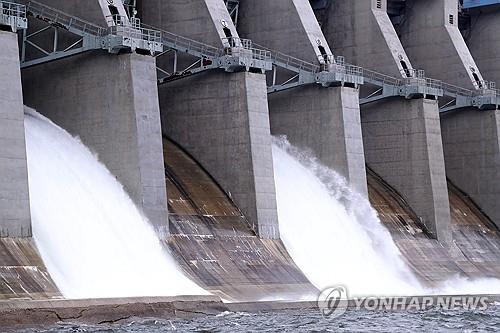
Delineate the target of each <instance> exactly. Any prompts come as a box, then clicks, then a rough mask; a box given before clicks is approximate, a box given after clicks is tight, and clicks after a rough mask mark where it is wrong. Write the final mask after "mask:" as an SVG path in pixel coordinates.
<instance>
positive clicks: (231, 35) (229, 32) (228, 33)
mask: <svg viewBox="0 0 500 333" xmlns="http://www.w3.org/2000/svg"><path fill="white" fill-rule="evenodd" d="M223 30H224V35H226V37H227V38H232V37H233V34H232V33H231V30H230V29H229V28H226V27H224V29H223Z"/></svg>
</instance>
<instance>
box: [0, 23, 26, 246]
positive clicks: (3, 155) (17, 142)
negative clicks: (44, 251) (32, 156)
mask: <svg viewBox="0 0 500 333" xmlns="http://www.w3.org/2000/svg"><path fill="white" fill-rule="evenodd" d="M0 45H2V48H1V50H0V237H31V214H30V205H29V192H28V168H27V163H26V142H25V137H24V111H23V110H24V106H23V94H22V87H21V73H20V70H19V67H20V65H19V50H18V45H17V34H15V33H12V32H5V31H0Z"/></svg>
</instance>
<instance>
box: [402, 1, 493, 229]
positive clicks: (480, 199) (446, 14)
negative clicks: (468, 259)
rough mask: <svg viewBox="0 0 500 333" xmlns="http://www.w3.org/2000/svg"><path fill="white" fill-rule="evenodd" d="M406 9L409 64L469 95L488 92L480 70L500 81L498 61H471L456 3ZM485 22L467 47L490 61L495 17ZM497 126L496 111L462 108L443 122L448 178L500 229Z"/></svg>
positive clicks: (404, 34)
mask: <svg viewBox="0 0 500 333" xmlns="http://www.w3.org/2000/svg"><path fill="white" fill-rule="evenodd" d="M407 8H408V10H407V11H406V16H405V20H404V24H403V25H402V26H401V31H400V32H401V36H402V42H403V45H404V47H405V49H406V51H407V52H408V55H409V57H410V58H411V60H412V61H413V62H414V63H415V64H418V66H419V67H422V68H423V69H425V71H426V73H427V75H429V76H431V77H434V78H436V79H440V80H443V81H445V82H447V83H451V84H455V85H459V86H461V87H464V88H468V89H473V90H481V89H484V88H487V86H486V83H485V82H484V79H483V75H482V74H481V71H485V72H483V73H487V74H488V78H489V79H494V80H500V75H499V76H497V77H495V70H494V69H493V68H491V66H493V67H496V68H497V71H498V70H500V65H495V63H496V62H497V61H490V62H487V61H485V62H484V67H483V66H482V65H483V64H482V63H480V64H479V65H480V66H478V65H477V64H476V61H475V60H474V59H473V57H472V55H471V52H470V51H469V48H468V47H467V45H466V43H465V41H464V39H463V37H462V35H461V33H460V31H459V28H458V0H411V1H407ZM497 13H498V14H500V12H498V11H497ZM488 17H491V15H486V18H483V15H480V16H477V17H476V19H474V18H473V21H474V22H477V23H474V30H473V31H472V34H471V37H470V43H472V45H471V46H472V49H474V50H477V51H476V52H477V56H479V58H480V59H484V57H486V58H487V59H488V58H489V59H491V55H492V54H494V52H492V49H491V47H492V46H493V47H495V46H494V45H495V40H496V41H497V43H496V44H497V45H498V47H497V49H499V50H500V42H498V41H499V40H500V39H498V30H497V28H499V27H500V24H499V23H497V22H496V21H497V20H498V16H495V18H494V19H488ZM482 22H492V23H493V26H494V27H495V28H494V29H488V26H489V24H488V23H486V24H484V23H482ZM488 31H490V33H489V34H488ZM485 36H488V37H485ZM480 40H482V43H481V42H479V41H480ZM490 76H491V77H490ZM499 124H500V115H499V111H498V110H496V111H495V110H490V111H488V110H483V111H481V110H478V109H476V108H465V109H461V110H457V111H456V112H454V113H453V114H447V115H444V116H442V117H441V128H442V135H443V146H444V155H445V164H446V173H447V176H448V177H449V178H450V179H451V181H452V182H453V183H454V184H456V185H457V186H458V187H459V188H460V189H461V190H463V191H465V192H466V193H467V194H468V195H469V196H470V197H471V198H472V199H473V200H474V201H475V202H476V203H477V204H478V205H479V206H480V207H481V209H483V211H484V212H485V213H486V214H487V215H488V216H489V217H490V218H491V219H492V220H494V221H495V223H496V224H497V225H499V226H500V207H499V205H498V200H499V198H500V140H499V133H500V127H499Z"/></svg>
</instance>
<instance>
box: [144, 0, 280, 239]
mask: <svg viewBox="0 0 500 333" xmlns="http://www.w3.org/2000/svg"><path fill="white" fill-rule="evenodd" d="M139 10H140V12H141V13H142V17H143V20H144V22H145V23H146V24H150V25H153V26H155V27H158V28H160V29H164V30H167V31H170V32H172V33H175V34H178V35H182V36H184V37H188V38H192V39H195V40H198V41H202V42H204V43H207V44H210V45H213V46H216V47H219V48H226V47H229V43H228V40H227V39H228V38H238V33H237V32H236V28H235V27H234V24H233V23H232V21H231V17H230V16H229V13H228V12H227V9H226V7H225V5H224V2H223V1H220V0H190V1H175V2H174V1H160V0H144V1H142V4H140V7H139ZM160 107H161V113H162V125H163V133H164V134H165V135H166V136H168V137H169V138H171V139H173V140H174V141H175V142H177V143H178V144H180V145H181V146H182V147H183V148H184V149H186V150H187V151H188V152H189V153H190V154H191V155H192V156H193V157H194V158H195V159H196V160H197V161H198V162H199V163H200V164H201V165H202V166H203V167H204V168H205V169H206V170H207V171H208V172H209V173H210V174H211V175H212V176H213V177H214V178H215V180H216V181H217V182H218V183H219V184H220V185H221V186H222V187H223V189H224V190H225V191H226V192H227V193H228V194H230V196H231V198H232V199H233V200H234V202H235V203H236V204H237V206H238V207H239V208H240V209H241V210H242V212H243V213H244V215H245V216H246V217H247V219H248V221H249V223H250V226H251V227H252V229H253V230H254V231H255V232H256V233H257V234H258V235H259V236H260V237H261V238H269V239H278V238H279V230H278V214H277V207H276V191H275V185H274V173H273V161H272V151H271V135H270V129H269V110H268V105H267V89H266V81H265V76H264V75H263V74H257V73H248V72H239V73H225V72H222V71H210V72H204V73H202V74H198V75H194V76H192V77H188V78H185V79H182V80H177V81H174V82H172V83H168V84H166V85H163V86H161V87H160Z"/></svg>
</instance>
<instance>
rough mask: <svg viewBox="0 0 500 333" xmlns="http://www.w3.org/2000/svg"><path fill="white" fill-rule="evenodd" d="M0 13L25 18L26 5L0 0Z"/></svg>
mask: <svg viewBox="0 0 500 333" xmlns="http://www.w3.org/2000/svg"><path fill="white" fill-rule="evenodd" d="M0 5H1V7H0V14H2V15H7V16H15V17H20V18H26V6H25V5H22V4H19V3H16V2H10V1H3V0H2V1H0Z"/></svg>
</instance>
